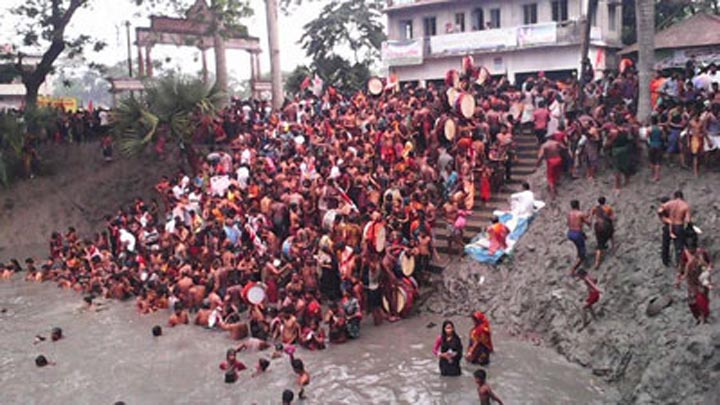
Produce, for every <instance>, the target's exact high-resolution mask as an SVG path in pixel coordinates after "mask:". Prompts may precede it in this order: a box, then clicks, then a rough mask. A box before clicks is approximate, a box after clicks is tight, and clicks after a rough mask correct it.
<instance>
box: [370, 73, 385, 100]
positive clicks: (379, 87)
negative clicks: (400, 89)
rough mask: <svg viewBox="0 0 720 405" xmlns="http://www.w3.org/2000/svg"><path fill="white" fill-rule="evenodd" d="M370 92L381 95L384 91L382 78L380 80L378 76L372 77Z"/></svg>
mask: <svg viewBox="0 0 720 405" xmlns="http://www.w3.org/2000/svg"><path fill="white" fill-rule="evenodd" d="M367 86H368V93H370V94H372V95H373V96H379V95H380V94H382V92H383V87H384V86H383V83H382V80H380V79H379V78H377V77H372V78H370V80H368V85H367Z"/></svg>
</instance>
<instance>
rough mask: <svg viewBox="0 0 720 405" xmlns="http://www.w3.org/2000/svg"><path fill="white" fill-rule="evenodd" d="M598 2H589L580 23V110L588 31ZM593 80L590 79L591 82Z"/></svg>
mask: <svg viewBox="0 0 720 405" xmlns="http://www.w3.org/2000/svg"><path fill="white" fill-rule="evenodd" d="M597 5H598V0H589V1H588V8H587V13H586V14H585V19H584V20H583V21H582V24H581V27H582V38H581V42H580V72H578V77H579V78H580V92H579V93H578V105H579V106H580V108H582V105H583V99H584V97H585V91H584V90H583V89H584V88H585V84H586V83H587V79H588V78H587V77H585V69H586V68H587V66H586V65H587V64H588V63H590V61H589V60H588V52H590V31H591V30H592V21H593V17H594V16H595V13H597ZM592 79H593V78H590V80H591V81H592Z"/></svg>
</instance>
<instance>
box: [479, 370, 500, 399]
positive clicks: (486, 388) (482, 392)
mask: <svg viewBox="0 0 720 405" xmlns="http://www.w3.org/2000/svg"><path fill="white" fill-rule="evenodd" d="M473 377H475V384H476V385H477V393H478V397H480V405H490V401H495V402H497V403H498V404H500V405H503V401H502V399H500V398H498V396H497V395H495V393H494V392H493V390H492V388H490V385H488V383H487V373H486V372H485V370H483V369H479V370H475V373H473Z"/></svg>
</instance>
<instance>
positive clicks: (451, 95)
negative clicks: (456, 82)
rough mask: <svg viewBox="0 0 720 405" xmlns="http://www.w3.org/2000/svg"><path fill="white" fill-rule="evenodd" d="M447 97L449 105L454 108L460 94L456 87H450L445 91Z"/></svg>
mask: <svg viewBox="0 0 720 405" xmlns="http://www.w3.org/2000/svg"><path fill="white" fill-rule="evenodd" d="M445 95H446V96H447V101H448V105H449V106H450V107H451V108H452V107H453V106H454V105H455V102H456V101H457V98H458V96H459V95H460V93H459V92H458V91H457V89H455V88H454V87H450V88H449V89H447V90H446V91H445Z"/></svg>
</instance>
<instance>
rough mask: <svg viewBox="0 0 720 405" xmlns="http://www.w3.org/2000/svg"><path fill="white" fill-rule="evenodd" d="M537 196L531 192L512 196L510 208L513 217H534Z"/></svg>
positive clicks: (526, 191)
mask: <svg viewBox="0 0 720 405" xmlns="http://www.w3.org/2000/svg"><path fill="white" fill-rule="evenodd" d="M534 204H535V194H533V192H532V191H530V190H525V191H521V192H519V193H515V194H513V195H511V196H510V207H511V210H512V213H513V215H515V216H518V217H529V216H532V214H533V211H534Z"/></svg>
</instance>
